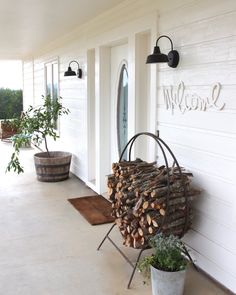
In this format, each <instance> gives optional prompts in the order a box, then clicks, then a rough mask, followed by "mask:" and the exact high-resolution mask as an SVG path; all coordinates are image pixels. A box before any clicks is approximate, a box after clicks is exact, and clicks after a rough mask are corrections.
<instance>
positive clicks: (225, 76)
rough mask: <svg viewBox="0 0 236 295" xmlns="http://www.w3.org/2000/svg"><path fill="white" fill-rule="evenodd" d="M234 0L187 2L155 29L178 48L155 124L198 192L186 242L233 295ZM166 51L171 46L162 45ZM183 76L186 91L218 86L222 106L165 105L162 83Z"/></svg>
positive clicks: (165, 75) (204, 92)
mask: <svg viewBox="0 0 236 295" xmlns="http://www.w3.org/2000/svg"><path fill="white" fill-rule="evenodd" d="M235 27H236V1H233V0H228V1H210V0H208V1H206V0H204V1H201V0H200V1H192V2H190V3H186V4H184V5H182V6H181V7H179V8H177V9H173V10H168V11H165V12H161V13H160V22H159V31H160V34H167V35H169V36H170V37H171V38H172V40H173V43H174V47H175V48H176V49H177V50H178V51H179V53H180V57H181V59H180V64H179V66H178V68H177V69H171V68H168V67H166V66H160V67H159V70H158V77H159V80H158V84H157V89H158V90H157V93H158V98H157V128H158V129H159V130H160V133H161V136H162V138H163V139H165V141H166V142H167V143H168V144H169V145H170V146H171V147H172V150H173V151H174V153H175V155H176V156H177V159H178V160H179V162H180V163H181V165H183V166H185V167H187V168H188V169H189V170H191V171H192V172H193V174H194V182H195V183H196V184H197V185H198V186H199V187H201V188H202V189H203V193H202V195H201V197H200V198H199V199H198V201H197V202H196V204H195V208H196V212H195V220H194V224H193V229H192V230H191V231H190V232H189V233H188V234H187V236H186V238H185V239H186V241H187V242H188V244H189V245H190V247H192V248H193V250H192V253H193V254H194V256H195V257H196V260H197V263H198V264H199V265H200V266H201V267H202V268H203V269H204V270H206V271H207V272H208V273H209V274H210V275H211V276H213V277H214V278H215V279H216V280H218V281H220V282H222V283H223V284H224V285H226V286H227V287H228V288H229V289H231V290H233V291H234V292H236V214H235V213H236V199H235V197H236V182H235V180H236V179H235V168H236V36H235ZM162 46H163V47H164V48H168V43H164V42H163V43H162ZM181 81H184V83H185V85H186V92H188V93H192V94H193V93H197V94H199V95H200V96H201V97H207V96H209V95H210V90H211V88H212V84H213V83H215V82H219V83H221V85H222V89H221V93H220V97H219V99H220V101H221V102H225V103H226V106H225V108H224V110H223V111H216V110H208V111H206V112H200V111H191V112H186V113H185V114H181V113H180V112H179V111H178V110H175V111H174V114H171V111H169V110H166V108H165V105H164V98H163V93H162V86H163V85H164V86H169V85H175V86H177V85H178V84H179V83H180V82H181Z"/></svg>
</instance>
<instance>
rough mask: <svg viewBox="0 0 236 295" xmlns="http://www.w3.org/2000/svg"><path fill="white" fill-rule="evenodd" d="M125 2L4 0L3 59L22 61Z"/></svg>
mask: <svg viewBox="0 0 236 295" xmlns="http://www.w3.org/2000/svg"><path fill="white" fill-rule="evenodd" d="M122 1H123V0H0V59H21V58H23V57H25V56H28V55H30V54H32V53H33V52H34V51H36V50H39V49H42V48H43V47H44V46H46V45H47V44H49V43H50V42H52V41H54V40H55V39H57V38H59V37H60V36H63V35H65V34H67V33H69V32H70V31H71V30H73V29H74V28H76V27H77V26H79V25H81V24H83V23H85V22H87V21H89V20H90V19H92V18H93V17H95V16H97V15H98V14H100V13H102V12H104V11H105V10H108V9H110V8H112V7H113V6H116V5H117V4H119V3H120V2H122Z"/></svg>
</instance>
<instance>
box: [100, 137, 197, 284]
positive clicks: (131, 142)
mask: <svg viewBox="0 0 236 295" xmlns="http://www.w3.org/2000/svg"><path fill="white" fill-rule="evenodd" d="M142 135H145V136H149V137H151V138H153V139H154V140H155V141H156V143H157V145H158V147H159V148H160V150H161V152H162V155H163V158H164V163H165V166H166V168H167V188H168V191H167V194H166V214H165V216H163V219H162V223H161V225H160V227H159V229H158V231H157V233H156V234H158V233H160V232H161V230H162V227H163V225H164V224H165V221H166V217H167V216H168V210H169V198H170V172H169V168H170V167H172V168H173V167H174V166H176V167H177V171H178V173H179V175H180V177H181V178H182V175H183V174H182V171H181V168H180V166H179V163H178V161H177V159H176V157H175V156H174V154H173V152H172V151H171V149H170V148H169V146H168V145H167V144H166V143H165V142H164V141H163V140H162V139H161V138H160V137H159V134H158V135H155V134H152V133H149V132H141V133H137V134H136V135H134V136H133V137H132V138H131V139H130V140H129V142H128V143H127V144H126V146H125V148H124V149H123V151H122V153H121V155H120V158H119V162H121V161H122V158H123V156H124V154H125V151H126V149H127V148H128V147H129V152H128V161H131V152H132V147H133V145H134V142H135V140H136V139H137V138H138V137H140V136H142ZM166 151H167V152H168V154H169V156H170V158H171V159H172V161H173V164H172V165H171V166H170V165H169V162H168V161H169V160H168V157H167V154H166ZM183 197H185V207H186V214H185V224H184V226H183V231H182V233H181V234H180V235H179V236H180V237H182V236H183V235H184V233H185V232H186V231H187V227H188V222H189V220H188V218H189V202H188V199H187V193H186V187H185V186H184V191H183ZM115 226H116V223H114V224H113V225H112V226H111V228H110V229H109V231H108V232H107V233H106V235H105V236H104V238H103V239H102V241H101V243H100V244H99V246H98V248H97V250H100V248H101V246H102V245H103V243H104V242H105V240H106V239H107V240H108V241H109V242H110V243H111V244H112V245H113V246H114V247H115V249H116V250H117V251H118V252H119V253H120V255H121V256H122V257H123V258H124V259H125V260H126V262H127V263H128V264H129V265H130V266H131V267H132V273H131V276H130V279H129V282H128V285H127V289H129V288H130V286H131V283H132V280H133V277H134V274H135V272H136V269H137V266H138V263H139V260H140V258H141V255H142V253H143V251H145V250H147V249H150V247H149V246H148V245H147V244H146V245H144V246H143V247H142V248H141V249H136V250H139V254H138V256H137V259H136V262H135V263H133V262H132V261H131V260H130V259H129V258H128V257H127V256H126V255H125V253H124V252H123V251H122V250H121V249H120V248H119V247H118V246H117V244H116V243H115V242H114V241H113V240H112V239H111V237H110V233H111V231H112V230H113V228H114V227H115ZM134 249H135V248H134ZM185 254H186V256H188V258H189V260H190V261H191V262H192V263H193V260H192V258H191V256H190V255H189V253H188V251H187V249H186V252H185ZM193 265H194V267H195V268H196V266H195V264H194V263H193ZM196 269H197V268H196Z"/></svg>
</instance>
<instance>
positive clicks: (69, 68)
mask: <svg viewBox="0 0 236 295" xmlns="http://www.w3.org/2000/svg"><path fill="white" fill-rule="evenodd" d="M73 62H75V63H77V65H78V70H77V73H76V72H75V71H72V69H71V66H70V65H71V64H72V63H73ZM64 76H77V77H78V78H79V79H81V78H82V70H81V69H80V67H79V63H78V62H77V61H76V60H72V61H71V62H70V63H69V67H68V70H67V71H66V72H65V73H64Z"/></svg>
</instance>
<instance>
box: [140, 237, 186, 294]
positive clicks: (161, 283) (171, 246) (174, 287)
mask: <svg viewBox="0 0 236 295" xmlns="http://www.w3.org/2000/svg"><path fill="white" fill-rule="evenodd" d="M150 246H151V247H152V249H153V250H154V253H153V254H152V255H149V256H146V257H144V258H143V259H142V260H141V261H140V262H139V264H138V269H139V270H140V272H142V273H143V275H144V276H145V277H146V278H150V277H151V282H152V294H153V295H173V294H175V295H182V294H183V290H184V282H185V274H186V268H187V265H188V263H189V260H188V259H187V257H186V255H187V256H189V254H188V252H187V250H186V247H185V245H184V243H183V242H182V241H181V240H180V239H179V238H178V237H176V236H173V235H169V236H164V235H163V234H162V233H160V234H157V235H156V236H154V237H153V238H152V239H151V240H150Z"/></svg>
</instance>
